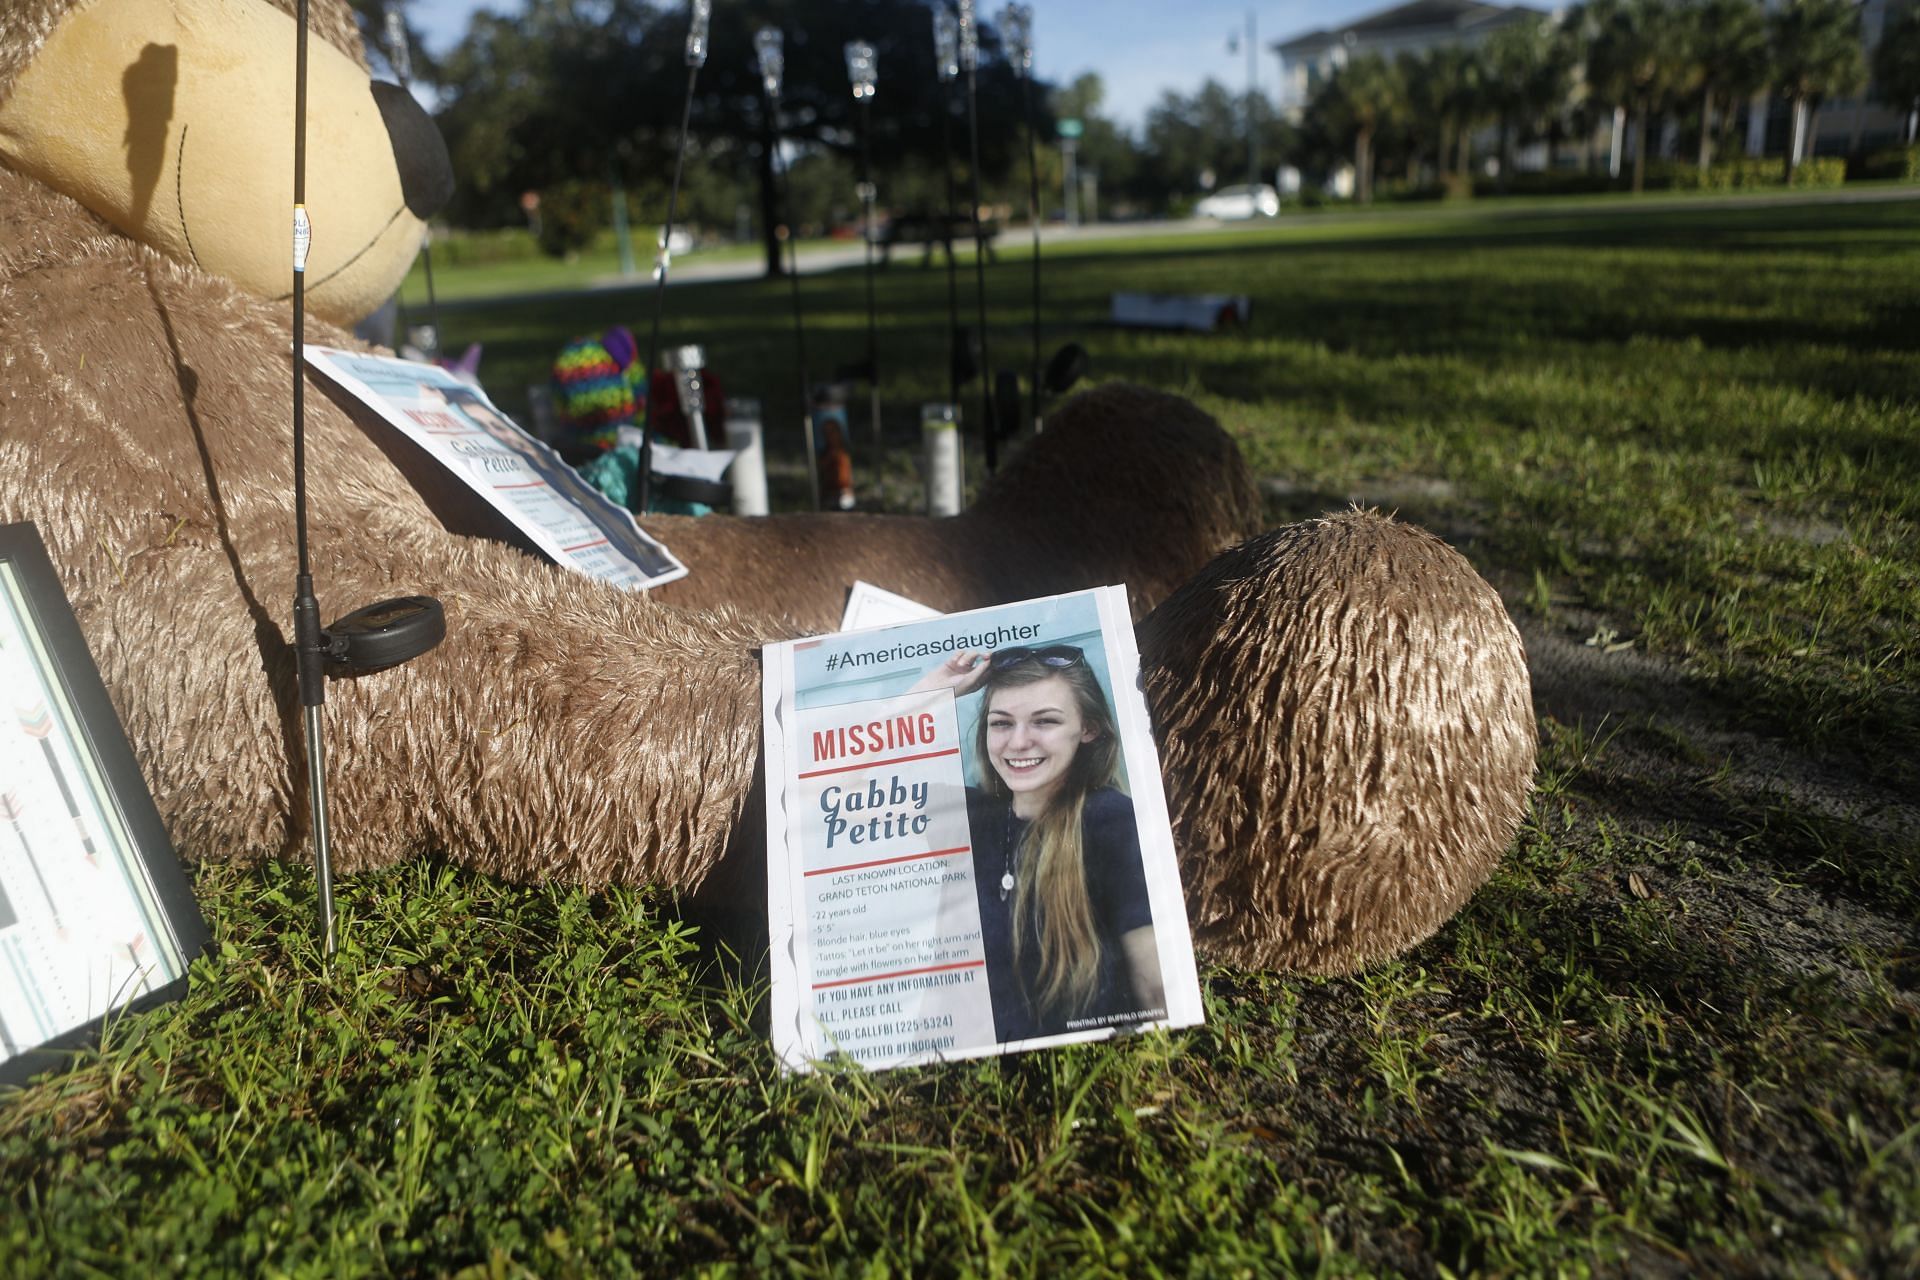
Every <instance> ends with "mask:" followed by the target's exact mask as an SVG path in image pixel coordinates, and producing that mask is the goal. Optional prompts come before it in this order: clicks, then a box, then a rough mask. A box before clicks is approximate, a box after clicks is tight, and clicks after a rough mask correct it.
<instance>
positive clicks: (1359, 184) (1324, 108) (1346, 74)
mask: <svg viewBox="0 0 1920 1280" xmlns="http://www.w3.org/2000/svg"><path fill="white" fill-rule="evenodd" d="M1405 104H1406V85H1405V83H1404V82H1403V81H1402V80H1401V78H1400V72H1399V69H1398V68H1397V67H1395V66H1394V65H1393V64H1392V63H1390V62H1388V61H1387V60H1386V59H1385V58H1383V57H1381V56H1380V55H1379V54H1377V53H1366V54H1361V55H1360V56H1359V57H1357V58H1354V59H1352V60H1351V61H1349V62H1348V63H1347V65H1346V66H1344V67H1342V68H1341V69H1340V70H1339V71H1337V72H1335V73H1334V75H1333V77H1332V78H1331V79H1329V80H1328V81H1327V82H1326V84H1325V85H1324V86H1322V88H1321V90H1320V93H1319V96H1318V97H1316V98H1315V99H1314V101H1313V107H1314V110H1315V111H1317V112H1318V113H1320V114H1321V115H1322V117H1323V118H1324V119H1325V121H1326V124H1327V127H1328V130H1329V132H1331V133H1332V134H1333V135H1334V136H1336V137H1344V138H1348V139H1351V141H1352V145H1353V172H1354V179H1353V180H1354V196H1355V198H1357V199H1358V200H1359V201H1360V203H1361V204H1369V203H1371V202H1372V200H1373V141H1374V138H1375V137H1376V136H1377V135H1378V134H1379V132H1380V130H1381V129H1382V128H1384V127H1386V126H1388V125H1391V124H1392V123H1393V122H1394V121H1396V120H1397V119H1399V118H1400V117H1401V116H1403V115H1404V114H1405Z"/></svg>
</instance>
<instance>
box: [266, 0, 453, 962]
mask: <svg viewBox="0 0 1920 1280" xmlns="http://www.w3.org/2000/svg"><path fill="white" fill-rule="evenodd" d="M307 3H308V0H296V6H295V8H296V11H295V14H294V17H295V21H296V24H297V30H296V33H295V36H294V88H293V523H294V543H295V547H296V549H297V557H298V561H299V564H298V571H297V576H296V578H295V580H294V596H293V637H294V639H293V644H294V664H295V668H294V669H295V673H296V678H297V680H298V688H299V694H300V707H301V715H302V718H303V719H304V720H305V722H306V739H307V759H306V764H307V796H308V803H309V813H310V816H311V821H312V831H313V867H314V878H315V884H316V889H317V892H318V895H319V899H320V949H321V953H322V954H323V955H327V956H331V955H332V954H333V953H334V951H335V949H336V947H337V946H338V931H337V928H336V925H335V913H334V903H333V838H332V832H331V830H330V829H329V827H328V824H327V743H326V737H325V735H324V734H323V733H322V728H323V724H322V721H323V708H324V707H325V705H326V700H327V683H326V676H327V666H328V664H330V663H331V664H334V665H336V666H338V667H340V668H343V669H344V671H345V673H346V674H352V675H361V674H366V673H369V672H373V671H380V670H384V669H385V668H387V667H391V666H395V665H398V664H399V663H402V662H405V661H407V660H408V659H409V658H414V657H417V656H419V655H420V654H423V653H425V652H426V651H427V650H429V649H431V648H433V646H434V645H436V644H438V643H440V641H441V639H442V638H443V637H445V635H446V633H447V623H446V614H445V613H444V611H443V610H442V609H441V607H440V602H439V601H438V600H435V599H434V598H433V597H431V596H402V597H399V598H396V599H392V600H382V601H380V602H379V603H378V604H370V605H368V606H367V607H366V608H364V609H357V610H355V611H354V612H352V613H350V614H348V615H347V616H346V617H344V618H341V619H340V620H339V621H338V622H335V623H334V624H333V625H332V626H330V627H322V626H321V625H320V602H319V601H318V600H317V599H316V598H315V597H314V592H313V564H312V561H311V558H310V557H309V554H308V548H307V430H306V385H307V379H306V351H307V345H306V327H307V326H306V316H307V289H306V282H307V258H308V255H309V253H310V252H311V250H312V247H313V222H312V219H311V218H310V217H309V216H308V214H307V26H308V21H307Z"/></svg>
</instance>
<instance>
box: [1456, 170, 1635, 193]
mask: <svg viewBox="0 0 1920 1280" xmlns="http://www.w3.org/2000/svg"><path fill="white" fill-rule="evenodd" d="M1613 189H1614V182H1613V180H1612V179H1611V178H1609V177H1607V175H1606V174H1604V173H1585V172H1582V171H1580V170H1578V169H1571V170H1568V169H1558V170H1556V169H1549V170H1546V171H1544V172H1541V173H1515V174H1511V175H1509V176H1508V178H1507V185H1506V186H1505V187H1504V188H1502V187H1501V185H1500V179H1499V178H1497V177H1496V178H1486V177H1479V178H1475V179H1474V180H1473V194H1474V195H1477V196H1500V195H1506V196H1590V195H1595V194H1597V193H1599V192H1602V191H1611V190H1613Z"/></svg>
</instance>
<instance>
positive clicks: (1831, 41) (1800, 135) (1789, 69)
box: [1769, 0, 1867, 186]
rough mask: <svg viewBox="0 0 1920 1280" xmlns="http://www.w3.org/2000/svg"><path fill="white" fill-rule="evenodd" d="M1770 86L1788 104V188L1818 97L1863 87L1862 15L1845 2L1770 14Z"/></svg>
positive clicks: (1795, 0)
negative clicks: (1771, 53) (1771, 77)
mask: <svg viewBox="0 0 1920 1280" xmlns="http://www.w3.org/2000/svg"><path fill="white" fill-rule="evenodd" d="M1769 26H1770V27H1771V30H1772V35H1773V69H1774V84H1775V86H1776V87H1778V88H1779V90H1780V92H1781V93H1782V94H1785V95H1786V98H1787V101H1788V103H1790V104H1791V105H1792V108H1793V114H1792V117H1791V119H1792V121H1793V135H1792V137H1791V138H1789V139H1788V142H1787V166H1786V172H1787V185H1789V186H1791V185H1793V174H1794V170H1796V169H1797V168H1798V167H1799V165H1800V151H1801V146H1802V144H1803V143H1808V142H1810V141H1811V139H1812V136H1813V121H1812V120H1811V119H1810V118H1809V117H1810V113H1811V112H1812V111H1814V110H1815V109H1817V108H1818V107H1819V105H1820V102H1821V100H1822V99H1824V98H1827V97H1829V96H1831V95H1834V94H1846V93H1852V92H1854V91H1855V90H1856V89H1859V88H1860V87H1861V86H1863V85H1864V84H1866V81H1867V64H1866V58H1865V57H1864V56H1863V55H1862V53H1861V52H1860V11H1859V10H1858V9H1856V8H1855V7H1854V6H1853V5H1852V4H1851V3H1850V2H1849V0H1788V3H1787V4H1784V5H1782V6H1781V7H1780V8H1778V9H1775V10H1774V11H1773V13H1772V14H1770V15H1769Z"/></svg>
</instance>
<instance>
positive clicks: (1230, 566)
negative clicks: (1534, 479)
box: [1140, 511, 1535, 973]
mask: <svg viewBox="0 0 1920 1280" xmlns="http://www.w3.org/2000/svg"><path fill="white" fill-rule="evenodd" d="M1140 652H1141V659H1142V663H1143V674H1144V676H1145V683H1146V690H1147V699H1148V702H1149V704H1150V706H1151V707H1152V711H1153V717H1154V723H1155V724H1156V726H1158V729H1159V734H1160V740H1161V750H1162V763H1163V765H1164V767H1165V773H1166V780H1167V804H1168V808H1169V811H1170V812H1171V814H1172V816H1173V826H1174V840H1175V843H1176V844H1177V845H1178V847H1179V848H1180V850H1181V870H1182V875H1183V877H1184V880H1185V886H1186V892H1187V909H1188V912H1189V914H1190V917H1191V921H1192V924H1193V930H1194V937H1195V938H1196V940H1198V941H1200V942H1201V943H1202V944H1203V945H1205V946H1206V948H1207V949H1208V950H1209V951H1211V952H1212V953H1213V954H1215V955H1218V956H1222V957H1230V958H1232V959H1234V960H1237V961H1239V962H1241V963H1243V964H1254V965H1271V966H1277V967H1279V968H1285V969H1305V970H1310V971H1313V972H1320V973H1339V972H1344V971H1346V970H1349V969H1353V968H1356V967H1358V966H1360V965H1363V964H1365V963H1367V962H1368V961H1371V960H1374V959H1377V958H1379V957H1382V956H1387V955H1391V954H1393V953H1395V952H1397V951H1400V950H1403V949H1404V948H1406V947H1409V946H1412V945H1413V944H1414V943H1416V942H1418V941H1420V940H1421V939H1422V938H1424V937H1426V936H1427V935H1428V934H1430V933H1432V932H1433V931H1434V930H1435V929H1436V928H1438V927H1439V926H1440V924H1441V923H1442V922H1444V921H1445V920H1446V919H1447V917H1448V916H1450V915H1452V914H1453V913H1454V911H1455V910H1457V909H1458V908H1459V907H1460V905H1461V904H1462V903H1463V902H1465V901H1466V899H1467V896H1468V895H1469V894H1470V893H1472V892H1473V890H1474V889H1475V888H1477V887H1478V886H1479V885H1480V883H1481V882H1482V881H1483V880H1485V879H1486V877H1487V875H1488V874H1489V873H1491V871H1492V870H1493V866H1494V864H1495V862H1497V861H1498V860H1499V858H1500V855H1501V854H1502V853H1503V852H1504V851H1505V850H1506V848H1507V846H1508V845H1509V844H1510V843H1512V840H1513V836H1514V832H1515V831H1516V830H1517V829H1518V826H1519V823H1520V818H1521V815H1522V813H1523V811H1524V809H1525V807H1526V796H1527V791H1528V789H1529V786H1530V783H1531V779H1532V777H1533V763H1534V749H1535V738H1534V729H1533V711H1532V694H1531V690H1530V684H1529V681H1528V677H1527V664H1526V654H1525V652H1524V650H1523V648H1522V646H1521V643H1520V634H1519V632H1518V631H1516V630H1515V629H1514V626H1513V622H1512V620H1511V619H1509V618H1508V617H1507V613H1506V610H1505V609H1504V608H1503V607H1502V606H1501V604H1500V598H1499V596H1497V595H1496V594H1495V593H1494V591H1493V589H1492V588H1491V587H1489V586H1487V584H1486V583H1485V582H1484V581H1483V580H1482V579H1481V578H1480V576H1479V575H1478V574H1476V573H1475V572H1474V571H1473V567H1472V566H1471V565H1469V564H1468V563H1467V562H1466V560H1465V559H1464V558H1463V557H1462V556H1461V555H1460V554H1459V552H1457V551H1455V550H1454V549H1453V548H1451V547H1449V546H1447V545H1446V544H1445V543H1444V542H1442V541H1440V540H1439V539H1438V538H1436V537H1434V536H1433V535H1432V534H1429V533H1426V532H1424V531H1422V530H1419V529H1415V528H1412V527H1411V526H1408V525H1404V524H1398V523H1396V522H1394V521H1391V520H1388V519H1386V518H1384V517H1382V516H1380V515H1378V514H1375V513H1371V512H1361V511H1354V512H1349V513H1346V514H1343V515H1337V516H1331V517H1328V518H1326V519H1323V520H1316V521H1311V522H1309V523H1306V524H1297V525H1293V526H1290V527H1288V528H1285V529H1280V530H1276V531H1275V532H1273V533H1269V534H1265V535H1262V536H1261V537H1258V538H1255V539H1253V540H1252V541H1250V542H1247V543H1246V544H1244V545H1242V546H1240V547H1236V548H1235V549H1234V550H1233V551H1231V552H1229V553H1227V554H1226V555H1224V556H1221V557H1220V558H1219V559H1217V560H1215V561H1214V562H1213V563H1212V564H1210V565H1208V566H1207V568H1206V570H1205V571H1204V572H1202V573H1201V574H1200V576H1199V577H1197V578H1196V579H1194V581H1192V582H1191V583H1189V584H1187V585H1186V586H1185V587H1182V588H1181V589H1180V590H1179V591H1177V592H1175V593H1174V595H1173V596H1172V597H1171V598H1170V599H1168V600H1167V602H1166V603H1165V604H1163V605H1161V606H1160V607H1159V608H1158V609H1156V610H1155V611H1154V612H1153V614H1152V616H1150V617H1149V618H1147V620H1146V621H1145V622H1144V623H1142V624H1141V627H1140Z"/></svg>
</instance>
